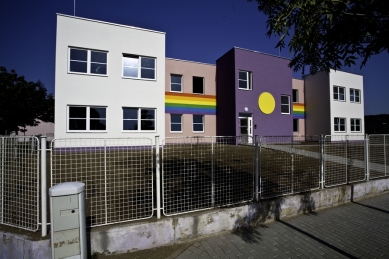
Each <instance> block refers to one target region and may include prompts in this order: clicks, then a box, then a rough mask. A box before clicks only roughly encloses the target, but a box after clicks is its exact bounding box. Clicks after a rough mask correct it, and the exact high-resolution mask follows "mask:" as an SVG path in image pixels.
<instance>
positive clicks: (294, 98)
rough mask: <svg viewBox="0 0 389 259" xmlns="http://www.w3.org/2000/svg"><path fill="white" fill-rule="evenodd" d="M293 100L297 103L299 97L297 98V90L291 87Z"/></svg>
mask: <svg viewBox="0 0 389 259" xmlns="http://www.w3.org/2000/svg"><path fill="white" fill-rule="evenodd" d="M292 98H293V102H294V103H298V102H299V98H298V90H296V89H293V97H292Z"/></svg>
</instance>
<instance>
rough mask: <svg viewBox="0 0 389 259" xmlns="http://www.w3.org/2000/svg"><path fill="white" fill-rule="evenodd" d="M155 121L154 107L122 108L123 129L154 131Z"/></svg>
mask: <svg viewBox="0 0 389 259" xmlns="http://www.w3.org/2000/svg"><path fill="white" fill-rule="evenodd" d="M155 122H156V112H155V109H149V108H129V107H128V108H127V107H124V108H123V130H124V131H155V124H156V123H155Z"/></svg>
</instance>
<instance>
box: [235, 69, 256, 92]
mask: <svg viewBox="0 0 389 259" xmlns="http://www.w3.org/2000/svg"><path fill="white" fill-rule="evenodd" d="M241 72H242V73H246V77H247V80H244V79H240V78H239V73H241ZM239 82H246V87H245V88H241V87H240V84H239ZM238 89H239V90H245V91H251V90H252V89H253V78H252V72H250V71H245V70H238Z"/></svg>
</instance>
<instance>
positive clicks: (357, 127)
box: [350, 119, 361, 132]
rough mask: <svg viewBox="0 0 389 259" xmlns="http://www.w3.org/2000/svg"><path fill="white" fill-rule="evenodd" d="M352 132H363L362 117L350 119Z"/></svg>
mask: <svg viewBox="0 0 389 259" xmlns="http://www.w3.org/2000/svg"><path fill="white" fill-rule="evenodd" d="M350 125H351V132H361V119H350Z"/></svg>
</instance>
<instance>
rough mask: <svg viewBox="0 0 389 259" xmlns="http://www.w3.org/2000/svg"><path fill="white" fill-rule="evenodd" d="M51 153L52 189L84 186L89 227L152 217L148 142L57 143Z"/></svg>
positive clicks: (104, 140) (60, 140) (67, 141)
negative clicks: (73, 183)
mask: <svg viewBox="0 0 389 259" xmlns="http://www.w3.org/2000/svg"><path fill="white" fill-rule="evenodd" d="M51 149H52V151H51V167H52V168H51V186H53V185H56V184H59V183H62V182H70V181H78V182H83V183H85V187H86V190H85V203H86V215H87V225H88V226H99V225H106V224H112V223H119V222H125V221H131V220H137V219H144V218H149V217H151V216H152V214H153V145H152V140H151V139H146V138H137V139H136V138H128V139H124V138H121V139H55V140H53V142H52V145H51Z"/></svg>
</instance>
